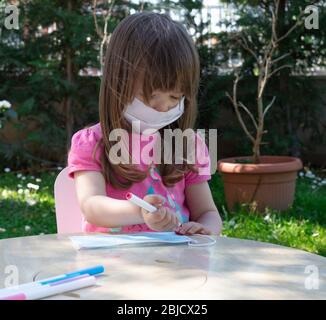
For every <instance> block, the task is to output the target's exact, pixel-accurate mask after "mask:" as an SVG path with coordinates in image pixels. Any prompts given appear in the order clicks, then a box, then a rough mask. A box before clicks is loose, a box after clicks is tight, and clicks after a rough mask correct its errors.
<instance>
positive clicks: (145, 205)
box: [126, 192, 157, 213]
mask: <svg viewBox="0 0 326 320" xmlns="http://www.w3.org/2000/svg"><path fill="white" fill-rule="evenodd" d="M126 199H127V200H129V201H131V202H132V203H134V204H135V205H137V206H139V207H141V208H143V209H145V210H147V211H149V212H151V213H153V212H154V211H156V210H157V208H156V207H154V206H153V205H151V204H150V203H148V202H146V201H145V200H143V199H141V198H139V197H137V196H136V195H135V194H133V193H131V192H128V193H127V194H126Z"/></svg>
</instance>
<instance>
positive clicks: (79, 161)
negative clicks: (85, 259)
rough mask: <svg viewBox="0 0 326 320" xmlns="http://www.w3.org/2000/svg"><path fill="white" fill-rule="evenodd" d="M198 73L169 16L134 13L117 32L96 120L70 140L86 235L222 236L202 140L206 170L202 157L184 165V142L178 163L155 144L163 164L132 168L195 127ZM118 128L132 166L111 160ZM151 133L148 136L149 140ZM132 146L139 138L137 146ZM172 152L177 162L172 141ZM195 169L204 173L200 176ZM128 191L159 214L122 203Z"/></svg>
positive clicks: (188, 44) (192, 51)
mask: <svg viewBox="0 0 326 320" xmlns="http://www.w3.org/2000/svg"><path fill="white" fill-rule="evenodd" d="M199 74H200V63H199V57H198V53H197V51H196V48H195V45H194V43H193V41H192V39H191V37H190V36H189V35H188V33H187V31H186V30H185V29H184V27H183V26H182V25H181V24H179V23H178V22H175V21H173V20H172V19H171V18H170V17H169V16H167V15H165V14H158V13H153V12H141V13H136V14H133V15H130V16H128V17H126V18H125V19H123V20H122V21H121V22H120V24H119V25H118V26H117V27H116V29H115V30H114V32H113V33H112V35H111V38H110V42H109V44H108V47H107V50H106V56H105V63H104V71H103V78H102V81H101V87H100V97H99V98H100V99H99V118H100V119H99V120H100V121H99V123H97V124H95V125H93V126H91V127H88V128H84V129H81V130H79V131H78V132H76V133H75V134H74V135H73V137H72V140H71V149H70V151H69V154H68V168H69V176H70V177H71V178H74V180H75V185H76V192H77V197H78V201H79V204H80V207H81V210H82V212H83V215H84V219H83V230H84V231H85V232H109V233H112V232H122V233H127V232H138V231H171V230H175V231H176V232H177V233H180V234H186V235H191V234H195V233H200V234H208V235H210V234H215V235H218V234H220V232H221V228H222V221H221V218H220V215H219V213H218V210H217V208H216V206H215V204H214V201H213V198H212V195H211V191H210V188H209V185H208V183H207V180H209V179H210V178H211V175H210V170H209V169H210V161H209V154H208V150H207V146H206V144H205V142H204V140H203V139H202V138H200V136H199V135H196V136H195V137H196V143H197V145H196V146H197V147H200V145H201V146H202V147H203V148H200V150H204V151H205V152H202V153H200V154H199V157H205V159H208V160H207V161H206V164H205V165H202V164H201V163H202V161H199V160H200V159H199V158H195V163H193V164H190V163H188V161H187V157H186V156H185V155H186V153H187V151H189V150H187V147H186V145H185V141H184V139H183V142H182V144H183V145H182V146H183V151H184V152H183V157H182V159H183V161H182V163H181V164H180V162H178V163H176V161H175V160H174V161H172V163H165V162H164V159H163V157H164V151H163V146H164V145H165V146H166V143H161V144H160V145H161V161H157V160H160V159H156V160H155V161H153V160H152V163H151V164H150V165H149V164H148V163H149V162H148V159H143V157H141V158H142V159H140V162H139V163H138V164H134V162H132V161H133V159H134V157H136V156H137V154H138V152H140V153H142V151H143V150H144V148H145V147H146V148H148V145H149V143H148V141H149V140H151V143H152V144H153V145H154V146H155V148H156V147H157V146H158V145H159V144H158V140H160V139H161V138H162V137H163V136H164V129H170V130H175V129H179V130H181V131H182V132H184V131H185V130H186V129H188V130H189V129H192V128H193V126H194V123H195V120H196V115H197V109H196V95H197V91H198V86H199ZM136 122H137V123H138V126H134V124H133V123H136ZM119 128H120V129H123V130H126V132H127V138H128V139H127V140H123V139H122V140H123V141H124V142H129V145H128V143H126V144H125V147H126V148H127V147H129V150H131V154H130V153H128V158H129V160H131V162H129V163H125V162H120V163H117V162H115V161H113V158H114V157H113V156H112V154H113V153H112V151H113V150H114V149H115V147H116V144H117V141H116V140H115V141H113V140H112V137H111V136H110V133H112V132H114V130H115V129H119ZM136 128H137V129H136ZM148 128H151V129H152V131H150V133H149V134H148V130H146V129H148ZM192 132H194V131H193V130H192ZM143 137H146V139H145V141H144V140H143V139H142V138H143ZM132 139H136V140H137V139H138V140H137V142H138V144H134V143H132V142H131V141H132ZM163 140H164V141H165V140H166V139H165V137H164V139H163ZM165 142H166V141H165ZM135 145H138V146H139V147H138V148H137V147H135ZM169 146H170V147H171V150H172V151H171V152H172V159H174V156H175V151H176V150H179V147H181V146H180V145H179V146H177V148H176V142H174V143H173V142H172V143H171V144H170V145H169ZM164 150H165V148H164ZM128 152H129V151H128ZM151 152H152V153H153V149H151ZM138 155H139V154H138ZM151 159H153V158H151V156H150V159H149V160H151ZM144 160H146V161H144ZM199 169H207V170H204V173H203V174H200V172H199ZM201 172H203V171H201ZM128 192H132V193H134V194H135V195H137V196H138V197H141V198H142V199H144V200H145V201H147V202H149V203H151V204H152V205H154V206H155V207H156V208H157V210H156V212H154V213H149V212H147V211H146V210H144V209H141V208H140V207H138V206H137V205H135V204H133V203H131V202H129V201H128V200H126V194H127V193H128Z"/></svg>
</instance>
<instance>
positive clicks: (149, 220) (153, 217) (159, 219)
mask: <svg viewBox="0 0 326 320" xmlns="http://www.w3.org/2000/svg"><path fill="white" fill-rule="evenodd" d="M143 200H145V201H147V202H148V203H150V204H152V205H153V206H155V207H156V208H157V210H156V211H155V212H153V213H150V212H148V211H147V210H145V209H143V208H141V213H142V216H143V219H144V221H145V223H146V224H147V225H148V227H149V228H151V229H152V230H155V231H173V230H174V229H175V228H176V227H177V226H178V224H179V220H178V218H177V216H176V214H175V213H174V212H173V211H172V210H171V209H170V208H168V207H163V200H165V199H164V198H163V197H161V196H159V195H155V194H150V195H146V196H145V197H144V198H143Z"/></svg>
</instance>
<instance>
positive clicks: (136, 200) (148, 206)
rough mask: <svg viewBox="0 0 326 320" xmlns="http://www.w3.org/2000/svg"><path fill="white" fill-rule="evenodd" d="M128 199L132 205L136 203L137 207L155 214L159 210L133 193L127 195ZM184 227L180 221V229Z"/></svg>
mask: <svg viewBox="0 0 326 320" xmlns="http://www.w3.org/2000/svg"><path fill="white" fill-rule="evenodd" d="M126 199H127V200H129V201H131V202H132V203H134V204H135V205H137V206H139V207H141V208H143V209H145V210H147V211H149V212H151V213H153V212H155V211H156V210H157V208H156V207H154V206H153V205H151V204H150V203H148V202H146V201H145V200H143V199H141V198H139V197H138V196H136V195H135V194H133V193H131V192H127V194H126ZM181 225H182V223H181V222H180V221H179V223H178V227H180V226H181Z"/></svg>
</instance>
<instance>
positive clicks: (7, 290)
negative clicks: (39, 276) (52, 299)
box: [0, 265, 104, 299]
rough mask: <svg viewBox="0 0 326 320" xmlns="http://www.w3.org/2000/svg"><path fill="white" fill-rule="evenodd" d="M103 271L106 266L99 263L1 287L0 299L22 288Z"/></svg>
mask: <svg viewBox="0 0 326 320" xmlns="http://www.w3.org/2000/svg"><path fill="white" fill-rule="evenodd" d="M102 272H104V267H103V266H101V265H99V266H95V267H92V268H87V269H82V270H78V271H74V272H70V273H66V274H61V275H59V276H55V277H51V278H47V279H43V280H40V281H36V282H29V283H24V284H21V285H18V286H14V287H9V288H5V289H0V299H1V298H2V297H3V296H7V295H9V294H17V292H20V291H21V290H24V289H29V288H35V287H39V286H44V285H48V284H52V283H57V282H60V281H64V280H67V279H73V278H77V277H80V276H83V275H86V276H92V275H98V274H100V273H102Z"/></svg>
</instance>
